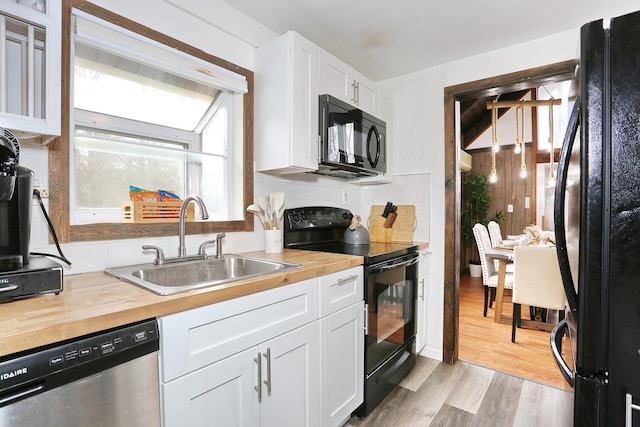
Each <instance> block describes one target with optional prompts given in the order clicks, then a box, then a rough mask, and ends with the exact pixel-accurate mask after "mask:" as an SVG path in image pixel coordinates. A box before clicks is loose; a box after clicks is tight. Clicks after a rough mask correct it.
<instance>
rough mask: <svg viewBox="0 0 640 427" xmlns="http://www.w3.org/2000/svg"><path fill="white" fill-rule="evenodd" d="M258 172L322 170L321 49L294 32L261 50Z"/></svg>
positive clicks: (258, 65)
mask: <svg viewBox="0 0 640 427" xmlns="http://www.w3.org/2000/svg"><path fill="white" fill-rule="evenodd" d="M254 93H255V137H254V139H255V161H256V170H257V171H261V172H270V173H273V174H289V173H299V172H309V171H315V170H316V169H317V168H318V102H319V101H318V95H319V92H318V47H317V46H316V45H314V44H313V43H311V42H310V41H308V40H307V39H305V38H304V37H302V36H301V35H299V34H297V33H295V32H293V31H289V32H287V33H285V34H283V35H282V36H280V37H278V38H276V39H274V40H272V41H271V42H269V43H267V44H266V45H264V46H260V47H259V48H258V49H257V50H256V61H255V89H254Z"/></svg>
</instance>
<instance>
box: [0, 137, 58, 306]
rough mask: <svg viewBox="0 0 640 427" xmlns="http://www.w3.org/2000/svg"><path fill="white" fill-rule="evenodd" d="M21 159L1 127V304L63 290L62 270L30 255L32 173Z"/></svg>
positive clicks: (14, 143) (49, 261) (14, 139)
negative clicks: (22, 164) (23, 164)
mask: <svg viewBox="0 0 640 427" xmlns="http://www.w3.org/2000/svg"><path fill="white" fill-rule="evenodd" d="M19 157H20V144H19V142H18V140H17V139H16V137H15V136H14V135H13V134H12V133H11V132H10V131H8V130H6V129H2V128H0V301H6V300H13V299H17V298H24V297H26V296H32V295H37V294H42V293H47V292H54V293H59V292H60V291H62V267H61V266H60V265H59V264H57V263H55V262H53V261H51V260H49V259H47V258H44V257H31V256H30V255H29V243H30V239H31V206H32V200H33V171H32V170H31V169H28V168H26V167H23V166H20V165H19V164H18V161H19Z"/></svg>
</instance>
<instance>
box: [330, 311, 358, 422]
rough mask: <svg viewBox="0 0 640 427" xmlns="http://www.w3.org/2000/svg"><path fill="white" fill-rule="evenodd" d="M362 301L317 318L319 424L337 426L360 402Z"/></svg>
mask: <svg viewBox="0 0 640 427" xmlns="http://www.w3.org/2000/svg"><path fill="white" fill-rule="evenodd" d="M364 315H365V313H364V301H359V302H357V303H355V304H352V305H350V306H348V307H347V308H344V309H342V310H340V311H338V312H337V313H333V314H331V315H329V316H327V317H325V318H322V319H321V320H320V349H321V359H322V380H321V381H322V398H321V402H322V403H321V413H322V425H323V426H341V425H343V424H344V422H345V420H346V419H347V418H348V417H349V416H350V415H351V413H352V412H353V411H354V410H355V409H356V408H357V407H358V406H360V404H361V403H362V401H363V393H364Z"/></svg>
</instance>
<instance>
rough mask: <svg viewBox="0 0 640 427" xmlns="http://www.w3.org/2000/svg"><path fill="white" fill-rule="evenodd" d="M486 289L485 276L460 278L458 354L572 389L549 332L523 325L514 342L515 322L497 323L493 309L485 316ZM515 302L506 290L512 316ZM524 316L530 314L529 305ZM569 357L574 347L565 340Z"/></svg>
mask: <svg viewBox="0 0 640 427" xmlns="http://www.w3.org/2000/svg"><path fill="white" fill-rule="evenodd" d="M483 301H484V290H483V287H482V279H481V278H474V277H470V276H463V277H462V278H461V279H460V332H459V339H460V340H459V348H458V358H459V359H460V360H464V361H467V362H471V363H474V364H476V365H480V366H484V367H487V368H490V369H493V370H496V371H500V372H505V373H508V374H512V375H515V376H518V377H521V378H525V379H528V380H531V381H537V382H540V383H543V384H546V385H550V386H553V387H557V388H561V389H564V390H571V387H570V386H569V384H567V382H566V381H565V380H564V378H563V377H562V374H561V373H560V370H559V369H558V366H557V365H556V362H555V360H554V359H553V356H552V354H551V348H550V344H549V338H550V334H549V332H544V331H539V330H535V329H525V328H520V329H518V330H517V331H516V342H515V343H512V342H511V325H507V324H501V323H495V322H494V321H493V309H489V310H488V311H487V317H483V316H482V306H483ZM512 311H513V304H512V303H511V298H510V296H508V295H507V294H505V302H504V303H503V314H506V315H509V316H511V314H512ZM522 313H523V317H524V316H525V315H528V313H529V310H528V308H527V307H526V306H523V308H522ZM562 350H563V353H565V360H570V359H571V357H567V356H566V352H567V351H570V349H569V344H568V342H567V341H566V340H565V343H564V344H563V347H562Z"/></svg>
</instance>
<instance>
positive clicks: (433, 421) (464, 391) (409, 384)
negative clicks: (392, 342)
mask: <svg viewBox="0 0 640 427" xmlns="http://www.w3.org/2000/svg"><path fill="white" fill-rule="evenodd" d="M572 425H573V395H572V394H571V393H569V392H567V391H564V390H560V389H558V388H555V387H549V386H545V385H543V384H539V383H537V382H533V381H529V380H525V379H522V378H518V377H515V376H512V375H508V374H504V373H501V372H496V371H494V370H491V369H487V368H483V367H481V366H477V365H474V364H471V363H467V362H462V361H458V362H457V363H455V364H454V365H448V364H446V363H442V362H438V361H436V360H433V359H429V358H425V357H418V361H417V364H416V367H415V368H414V369H413V370H412V371H411V372H410V373H409V375H408V376H407V377H406V378H405V379H404V380H403V381H402V383H401V384H400V386H398V387H396V388H395V389H394V390H393V391H392V392H391V393H390V394H389V395H388V396H387V397H386V398H385V400H383V401H382V402H381V403H380V405H378V406H377V407H376V408H375V409H374V410H373V411H372V412H371V414H369V415H368V416H367V417H366V418H364V419H358V418H355V417H353V418H351V419H350V420H349V422H348V423H347V424H345V427H383V426H384V427H387V426H393V427H417V426H420V427H422V426H425V427H426V426H443V427H444V426H446V427H453V426H455V427H465V426H482V427H484V426H486V427H539V426H544V427H570V426H572Z"/></svg>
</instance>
